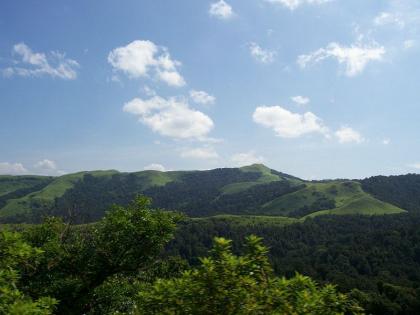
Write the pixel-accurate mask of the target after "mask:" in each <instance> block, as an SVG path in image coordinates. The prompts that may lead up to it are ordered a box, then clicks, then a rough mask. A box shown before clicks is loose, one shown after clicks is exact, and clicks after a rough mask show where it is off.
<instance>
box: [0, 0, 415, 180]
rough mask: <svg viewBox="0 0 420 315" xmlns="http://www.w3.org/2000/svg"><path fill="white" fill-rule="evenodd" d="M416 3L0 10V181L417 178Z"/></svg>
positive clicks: (128, 2)
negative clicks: (151, 172)
mask: <svg viewBox="0 0 420 315" xmlns="http://www.w3.org/2000/svg"><path fill="white" fill-rule="evenodd" d="M419 35H420V2H418V1H416V0H401V1H396V0H352V1H345V0H248V1H243V0H225V1H223V0H210V1H207V0H200V1H198V0H177V1H167V0H124V1H115V0H101V1H99V0H90V1H86V0H72V1H55V0H54V1H53V0H43V1H36V0H13V1H1V2H0V174H13V175H25V174H42V175H61V174H66V173H71V172H76V171H82V170H97V169H116V170H120V171H141V170H144V169H157V170H180V169H183V170H190V169H212V168H217V167H237V166H243V165H247V164H253V163H263V164H265V165H267V166H269V167H271V168H273V169H276V170H278V171H281V172H285V173H289V174H292V175H295V176H299V177H301V178H305V179H326V178H364V177H368V176H373V175H379V174H382V175H391V174H405V173H417V172H420V124H419V120H420V101H419V94H420V58H419V54H420V37H419Z"/></svg>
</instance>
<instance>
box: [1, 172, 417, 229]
mask: <svg viewBox="0 0 420 315" xmlns="http://www.w3.org/2000/svg"><path fill="white" fill-rule="evenodd" d="M29 179H30V178H27V177H11V176H9V177H7V178H5V180H3V181H2V180H1V177H0V222H2V223H22V222H26V223H39V222H41V221H42V220H43V218H44V217H45V216H52V215H53V216H59V217H62V218H64V220H65V221H66V222H69V221H70V222H73V223H89V222H95V221H97V220H99V219H100V218H102V217H103V216H104V214H105V211H106V209H108V208H109V206H111V205H112V204H120V205H127V204H128V203H129V202H130V200H132V199H133V198H135V196H136V195H138V194H143V195H146V196H149V197H152V198H153V200H154V204H153V206H155V207H160V208H165V209H169V210H177V211H182V212H184V213H185V214H187V215H189V216H192V217H205V216H213V215H218V214H231V215H235V214H236V215H268V216H287V217H294V218H304V217H306V216H316V215H322V214H393V213H399V212H403V211H404V210H403V209H405V210H412V209H415V207H416V202H418V200H417V199H416V198H418V197H416V196H414V195H415V193H416V192H417V190H416V189H418V188H410V187H407V189H406V190H407V191H410V189H411V190H412V192H410V193H405V194H401V196H402V197H387V196H388V195H389V193H390V191H389V189H388V190H384V189H383V188H382V186H381V183H378V182H374V181H369V180H365V181H363V182H362V184H361V183H359V182H357V181H347V180H335V181H325V182H309V181H303V180H301V179H299V178H296V177H293V176H290V175H287V174H283V173H280V172H277V171H275V170H271V169H269V168H267V167H265V166H264V165H258V164H257V165H251V166H246V167H242V168H225V169H214V170H209V171H180V172H158V171H143V172H137V173H119V172H117V171H94V172H81V173H75V174H69V175H64V176H60V177H57V178H51V177H45V178H44V177H33V182H34V183H36V184H31V185H29V184H28V180H29ZM392 180H393V179H392ZM392 180H391V181H392ZM11 182H14V185H11ZM400 184H401V185H402V186H404V185H406V186H407V185H408V186H409V185H411V184H413V182H412V181H411V180H401V181H399V182H398V184H395V185H394V186H398V185H400ZM362 187H363V189H362ZM398 187H399V186H398ZM398 189H399V190H401V191H403V190H404V189H403V188H398ZM413 189H414V190H413ZM394 190H395V189H394ZM366 191H368V192H369V193H370V194H368V193H366ZM375 197H376V198H375ZM396 198H397V199H402V200H396ZM387 201H389V202H387Z"/></svg>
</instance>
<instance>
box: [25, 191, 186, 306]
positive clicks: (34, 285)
mask: <svg viewBox="0 0 420 315" xmlns="http://www.w3.org/2000/svg"><path fill="white" fill-rule="evenodd" d="M179 219H180V215H178V214H175V213H171V212H164V211H160V210H154V209H150V200H149V199H147V198H145V197H139V198H137V199H136V200H135V201H134V202H133V203H131V204H130V205H129V206H127V207H120V206H114V207H113V208H112V209H111V210H110V211H109V212H108V213H107V215H106V216H105V217H104V218H103V219H102V220H100V221H99V222H98V223H96V224H94V225H88V226H80V227H72V226H70V225H69V224H65V223H63V221H62V220H60V219H57V218H50V219H47V220H46V221H45V222H44V223H43V224H41V225H35V226H32V227H30V228H29V229H27V230H26V231H25V232H24V235H25V238H26V240H27V241H28V242H30V243H31V244H32V245H33V246H36V247H39V248H42V250H43V251H44V255H42V257H41V259H40V262H39V265H38V266H37V267H36V269H35V270H34V271H33V272H32V273H31V274H28V275H26V276H25V277H23V278H22V282H23V285H24V286H25V287H26V288H27V292H28V293H29V294H30V295H31V296H34V297H37V296H40V295H49V296H53V297H55V298H57V299H58V300H59V301H60V303H59V305H58V313H59V314H74V313H76V314H78V313H83V312H87V311H89V310H90V309H91V307H92V305H91V304H92V303H93V298H92V296H93V294H94V292H95V290H97V288H98V287H100V286H101V285H103V283H105V282H106V281H108V280H109V279H112V278H113V277H117V276H120V277H130V276H135V275H136V274H137V273H139V272H141V271H144V270H148V269H152V266H153V265H154V264H155V263H157V261H158V260H159V254H160V253H161V251H162V249H163V247H164V245H165V244H166V243H167V242H168V241H169V240H170V239H171V238H172V236H173V233H174V231H175V228H176V222H177V221H178V220H179ZM109 281H111V280H109Z"/></svg>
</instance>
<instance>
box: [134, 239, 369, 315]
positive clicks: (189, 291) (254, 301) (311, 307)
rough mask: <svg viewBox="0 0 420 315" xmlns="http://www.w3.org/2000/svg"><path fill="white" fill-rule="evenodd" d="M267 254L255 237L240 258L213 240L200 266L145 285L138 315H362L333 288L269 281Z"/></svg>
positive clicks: (301, 280)
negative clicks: (178, 275) (180, 274)
mask: <svg viewBox="0 0 420 315" xmlns="http://www.w3.org/2000/svg"><path fill="white" fill-rule="evenodd" d="M267 253H268V250H267V248H266V247H265V246H263V245H262V240H261V238H259V237H256V236H249V237H247V238H246V246H245V252H244V255H243V256H236V255H234V254H233V253H232V250H231V241H230V240H226V239H224V238H215V239H214V247H213V249H212V251H211V255H210V257H208V258H203V259H201V266H200V267H198V268H196V269H193V270H189V271H187V272H185V273H183V275H182V276H181V277H179V278H173V279H166V280H165V279H161V280H157V281H156V282H155V283H154V284H152V285H145V286H144V287H143V289H142V290H140V292H139V294H138V297H137V308H136V310H137V312H138V314H145V315H148V314H150V315H152V314H167V315H175V314H191V315H195V314H197V315H214V314H224V315H234V314H235V315H254V314H285V315H287V314H311V315H318V314H319V315H329V314H330V315H332V314H362V313H363V311H362V309H361V308H360V307H359V306H358V305H357V304H356V303H355V302H354V301H352V300H351V299H349V298H348V297H347V296H346V295H344V294H341V293H338V292H337V291H336V289H335V287H334V286H332V285H326V286H324V287H319V286H318V285H317V284H316V283H315V282H314V281H312V280H311V279H310V278H308V277H304V276H302V275H299V274H297V275H296V276H295V277H294V278H292V279H289V280H287V279H285V278H277V277H274V276H273V271H272V268H271V266H270V264H269V261H268V257H267Z"/></svg>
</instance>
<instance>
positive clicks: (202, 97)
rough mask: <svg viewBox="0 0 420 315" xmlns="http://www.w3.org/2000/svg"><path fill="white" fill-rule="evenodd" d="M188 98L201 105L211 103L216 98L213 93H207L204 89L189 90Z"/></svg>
mask: <svg viewBox="0 0 420 315" xmlns="http://www.w3.org/2000/svg"><path fill="white" fill-rule="evenodd" d="M190 98H191V99H192V100H193V102H194V103H197V104H202V105H211V104H214V102H215V101H216V98H215V97H214V96H213V95H210V94H208V93H207V92H205V91H196V90H191V91H190Z"/></svg>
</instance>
